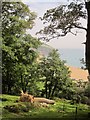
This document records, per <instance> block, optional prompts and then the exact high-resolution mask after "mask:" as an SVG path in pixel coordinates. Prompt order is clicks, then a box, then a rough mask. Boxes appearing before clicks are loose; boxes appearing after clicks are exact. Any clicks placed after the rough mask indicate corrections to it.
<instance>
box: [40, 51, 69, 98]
mask: <svg viewBox="0 0 90 120" xmlns="http://www.w3.org/2000/svg"><path fill="white" fill-rule="evenodd" d="M39 72H40V73H41V75H42V77H43V82H44V88H45V89H44V94H45V95H46V98H51V97H54V96H55V95H56V96H60V91H63V93H65V92H66V91H68V89H67V88H68V87H69V89H70V84H71V82H70V79H69V77H70V76H69V70H68V67H66V66H65V65H64V61H61V60H60V58H59V54H58V53H57V50H53V51H52V52H51V53H50V54H49V56H48V57H47V58H43V60H42V61H41V62H40V64H39ZM64 91H65V92H64ZM67 93H68V92H67ZM67 96H68V95H67Z"/></svg>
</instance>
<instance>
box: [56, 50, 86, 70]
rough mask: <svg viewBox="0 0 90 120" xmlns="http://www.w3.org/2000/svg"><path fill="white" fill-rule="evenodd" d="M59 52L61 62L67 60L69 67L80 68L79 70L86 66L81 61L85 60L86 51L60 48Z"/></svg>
mask: <svg viewBox="0 0 90 120" xmlns="http://www.w3.org/2000/svg"><path fill="white" fill-rule="evenodd" d="M58 52H59V54H60V58H61V60H65V61H66V64H67V65H70V66H74V67H79V68H81V67H82V66H84V65H83V64H82V63H81V61H80V60H81V59H82V58H84V59H85V55H84V54H85V52H84V49H79V48H76V49H75V48H74V49H69V48H59V49H58Z"/></svg>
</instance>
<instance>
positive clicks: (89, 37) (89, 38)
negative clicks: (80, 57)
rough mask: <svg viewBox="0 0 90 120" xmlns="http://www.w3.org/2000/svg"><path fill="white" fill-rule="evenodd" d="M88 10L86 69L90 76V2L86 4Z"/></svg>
mask: <svg viewBox="0 0 90 120" xmlns="http://www.w3.org/2000/svg"><path fill="white" fill-rule="evenodd" d="M86 9H87V16H88V20H87V35H86V53H85V57H86V67H87V69H88V73H89V75H90V1H89V2H86Z"/></svg>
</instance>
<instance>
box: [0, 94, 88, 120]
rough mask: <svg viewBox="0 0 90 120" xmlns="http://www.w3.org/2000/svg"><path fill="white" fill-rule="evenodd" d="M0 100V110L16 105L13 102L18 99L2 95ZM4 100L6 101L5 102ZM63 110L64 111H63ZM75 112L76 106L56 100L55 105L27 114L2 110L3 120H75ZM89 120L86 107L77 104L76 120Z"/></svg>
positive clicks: (35, 109)
mask: <svg viewBox="0 0 90 120" xmlns="http://www.w3.org/2000/svg"><path fill="white" fill-rule="evenodd" d="M0 98H3V100H4V101H3V102H2V104H1V102H0V108H2V107H4V106H6V105H12V104H18V103H16V102H15V101H16V100H17V99H18V98H19V97H18V96H11V95H3V96H0ZM5 100H6V101H5ZM63 109H64V110H63ZM75 110H76V105H71V104H70V101H67V100H61V99H57V100H56V103H55V105H50V106H49V107H48V108H45V107H36V108H35V107H34V108H31V110H29V112H19V113H18V114H17V113H12V112H8V111H7V110H5V109H4V108H3V112H2V113H3V114H2V116H3V120H6V118H7V120H10V119H11V118H17V119H22V118H23V120H25V119H26V118H39V119H41V118H49V119H50V118H51V119H52V118H55V120H56V118H57V119H58V118H59V119H60V118H61V119H62V120H64V119H66V120H75ZM81 119H83V120H86V119H87V120H89V118H88V106H87V105H83V104H79V105H78V114H77V120H81Z"/></svg>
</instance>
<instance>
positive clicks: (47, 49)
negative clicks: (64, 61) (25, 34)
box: [37, 44, 54, 57]
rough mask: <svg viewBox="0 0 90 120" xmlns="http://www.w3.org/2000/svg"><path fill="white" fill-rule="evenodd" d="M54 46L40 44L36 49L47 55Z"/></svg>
mask: <svg viewBox="0 0 90 120" xmlns="http://www.w3.org/2000/svg"><path fill="white" fill-rule="evenodd" d="M53 49H54V48H53V47H51V46H49V45H47V44H42V45H41V46H40V47H39V48H38V49H37V51H38V52H39V53H40V54H41V55H42V56H45V57H47V56H48V55H49V53H50V52H51V51H52V50H53Z"/></svg>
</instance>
